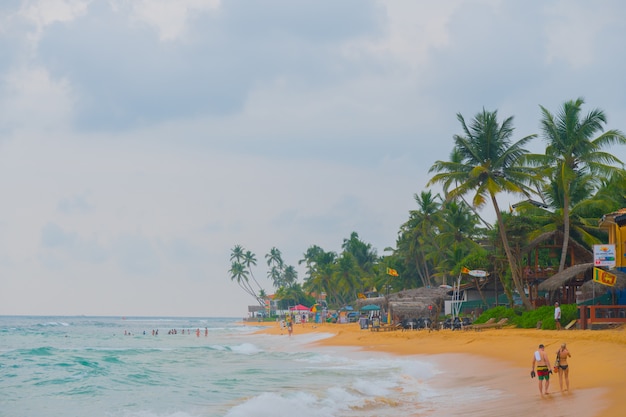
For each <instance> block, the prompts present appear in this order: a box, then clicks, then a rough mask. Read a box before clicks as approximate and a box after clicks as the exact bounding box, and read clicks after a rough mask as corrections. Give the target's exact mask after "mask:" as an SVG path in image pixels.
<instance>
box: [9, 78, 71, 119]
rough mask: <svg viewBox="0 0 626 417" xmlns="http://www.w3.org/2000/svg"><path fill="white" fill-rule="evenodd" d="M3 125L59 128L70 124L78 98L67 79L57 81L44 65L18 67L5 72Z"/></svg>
mask: <svg viewBox="0 0 626 417" xmlns="http://www.w3.org/2000/svg"><path fill="white" fill-rule="evenodd" d="M2 84H4V85H5V86H6V87H5V88H4V94H3V95H2V96H0V126H4V127H5V128H10V129H30V128H31V127H35V128H36V129H38V130H39V129H41V130H44V131H45V130H49V129H52V130H56V129H65V128H69V127H70V123H71V120H72V116H73V109H74V100H73V99H72V93H71V88H70V86H69V85H68V82H67V81H66V80H65V79H60V80H53V79H51V78H50V76H49V74H48V72H47V71H46V70H45V69H44V68H36V67H18V68H13V69H12V70H11V71H10V72H8V73H6V74H4V77H3V78H2Z"/></svg>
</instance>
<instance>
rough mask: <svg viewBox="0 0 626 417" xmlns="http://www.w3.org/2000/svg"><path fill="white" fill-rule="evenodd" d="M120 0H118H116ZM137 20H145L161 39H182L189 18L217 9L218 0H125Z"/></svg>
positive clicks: (185, 33) (219, 2) (184, 35)
mask: <svg viewBox="0 0 626 417" xmlns="http://www.w3.org/2000/svg"><path fill="white" fill-rule="evenodd" d="M118 1H120V0H118ZM126 3H127V4H129V5H130V6H131V8H132V13H133V16H134V18H135V19H136V20H137V21H138V22H146V23H147V24H149V25H150V26H153V27H155V28H156V29H157V31H158V32H159V39H161V40H163V41H174V40H181V39H182V40H184V38H185V37H186V35H187V34H188V33H187V32H188V31H187V28H188V25H189V20H190V19H192V18H195V17H196V16H195V15H196V14H198V13H202V12H207V11H214V10H217V9H219V7H220V4H221V1H220V0H177V1H170V0H139V1H136V0H126Z"/></svg>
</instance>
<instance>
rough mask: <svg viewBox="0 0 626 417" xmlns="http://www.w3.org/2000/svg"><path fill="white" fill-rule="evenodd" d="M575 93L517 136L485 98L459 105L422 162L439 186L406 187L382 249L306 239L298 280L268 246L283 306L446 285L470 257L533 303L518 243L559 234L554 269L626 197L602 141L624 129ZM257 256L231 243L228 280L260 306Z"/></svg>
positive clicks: (619, 140) (598, 235) (353, 238)
mask: <svg viewBox="0 0 626 417" xmlns="http://www.w3.org/2000/svg"><path fill="white" fill-rule="evenodd" d="M583 104H584V100H583V99H582V98H579V99H576V100H572V101H567V102H565V103H564V104H563V106H562V108H561V109H559V110H558V112H557V113H556V114H553V113H551V112H550V111H549V110H548V109H546V108H545V107H543V106H540V111H541V120H540V123H539V125H540V133H541V134H540V135H535V134H530V135H527V136H524V137H521V138H519V139H515V129H514V126H513V117H507V118H504V119H503V120H500V119H499V117H498V113H497V111H487V110H485V109H483V110H482V111H480V112H479V113H477V114H476V115H475V116H474V117H473V119H471V120H470V121H466V119H465V117H464V116H463V115H461V114H458V115H457V119H458V121H459V123H460V133H459V134H456V135H454V136H453V138H452V139H453V146H452V149H451V151H450V156H449V159H448V160H436V161H435V162H434V163H433V165H432V167H431V168H430V172H431V173H432V174H433V176H432V177H431V179H430V181H429V183H428V185H427V186H434V185H439V186H441V192H440V193H437V192H435V191H433V190H432V189H426V190H421V191H419V193H416V194H415V195H414V200H415V208H414V209H412V210H410V211H409V213H408V215H407V220H406V221H405V222H404V223H402V224H401V225H400V226H399V230H398V235H397V236H398V237H397V240H396V242H395V248H385V250H384V253H385V254H384V255H379V254H378V253H377V250H376V249H375V248H373V247H372V245H371V244H369V243H367V242H365V241H363V240H362V239H361V238H360V237H359V235H358V233H357V232H352V233H351V234H350V236H349V237H347V238H345V239H344V240H343V243H342V244H341V246H340V250H339V251H332V250H331V251H328V250H326V249H323V248H321V247H320V246H318V245H311V246H309V247H308V249H307V250H306V251H305V252H304V253H303V255H302V258H301V259H300V260H298V264H299V265H303V266H304V269H305V276H304V277H303V280H302V283H301V284H300V283H299V282H298V277H297V272H296V269H295V267H294V266H288V265H286V264H285V263H284V262H283V260H282V253H281V251H280V250H278V249H277V248H271V249H270V251H269V253H268V254H267V255H265V259H266V263H267V267H268V272H267V275H268V277H269V278H270V280H271V282H272V284H273V286H274V288H275V297H276V298H277V299H280V300H281V303H282V305H283V306H286V305H294V304H297V303H308V304H307V305H311V304H312V303H314V302H315V300H319V299H320V298H325V300H326V302H327V303H328V305H329V307H331V308H340V307H342V306H344V305H346V304H350V303H352V302H353V301H354V300H355V299H357V298H358V297H362V296H363V294H365V293H367V292H369V291H378V292H390V291H393V292H397V291H400V290H403V289H411V288H417V287H432V286H438V285H442V284H448V283H451V282H452V280H453V279H455V277H457V276H459V273H460V271H461V270H462V269H463V268H465V267H467V268H470V269H483V270H486V271H489V273H490V274H491V275H492V276H495V277H496V279H498V280H499V282H500V284H501V288H502V290H503V292H504V293H505V294H506V296H507V298H508V302H509V305H510V307H513V306H514V305H515V302H514V300H515V298H516V297H519V298H520V299H521V302H522V305H523V308H524V310H527V311H530V310H532V304H531V303H530V301H529V300H528V297H527V296H526V293H525V291H524V282H523V278H522V270H523V264H524V262H525V260H524V254H525V253H526V251H525V248H526V247H528V245H529V244H530V243H531V242H532V241H533V240H536V239H537V238H538V237H540V236H542V235H544V234H546V233H557V232H558V233H560V234H561V235H562V236H564V237H563V239H562V241H563V247H562V250H561V254H560V258H559V260H558V268H559V270H563V268H565V266H566V263H567V253H568V250H567V248H568V245H569V244H570V242H576V243H577V244H579V245H581V246H583V247H586V248H589V249H591V248H592V245H593V244H596V243H601V242H606V239H607V236H606V234H605V232H603V231H602V230H600V229H599V228H598V223H599V219H600V218H601V217H602V216H603V215H604V214H606V213H609V212H612V211H615V210H617V209H619V208H622V207H626V178H625V177H626V171H625V170H624V166H623V164H622V162H621V161H620V160H619V159H618V158H617V157H616V156H615V154H614V153H611V152H610V147H611V146H618V145H623V144H626V137H625V136H624V134H623V133H622V132H621V131H619V130H616V129H611V130H605V125H606V115H605V114H604V112H602V111H601V110H599V109H593V110H591V111H590V112H589V113H587V114H586V115H582V106H583ZM536 138H541V139H543V140H544V141H545V143H546V147H545V151H544V153H542V154H536V153H531V152H530V150H529V144H530V143H531V141H532V140H534V139H536ZM511 195H517V196H518V198H519V200H520V204H516V208H515V209H513V208H512V207H502V206H501V205H502V203H501V198H502V197H503V196H511ZM486 204H489V205H490V206H491V207H492V209H493V210H494V212H495V215H496V222H495V224H489V223H488V222H486V221H485V220H484V219H483V218H482V217H481V216H480V214H479V211H480V209H482V208H484V206H485V205H486ZM255 266H256V256H255V255H254V254H252V253H251V252H249V251H247V250H245V249H243V247H242V246H241V245H235V246H234V248H233V249H232V253H231V269H230V270H229V274H230V277H231V280H233V281H234V282H237V284H238V285H239V286H240V287H241V288H242V289H243V290H244V291H246V293H248V294H250V295H251V296H252V297H254V298H255V299H256V300H257V301H258V302H259V304H261V305H265V299H266V297H267V296H266V293H265V290H264V289H263V288H261V287H260V285H259V284H258V282H257V280H256V279H255V277H254V275H253V273H252V268H253V267H255ZM555 266H556V265H555ZM390 270H391V271H395V272H397V274H389V271H390ZM395 275H397V276H395ZM529 322H530V321H529ZM535 323H536V320H535ZM546 323H548V324H547V325H549V320H548V321H547V322H546Z"/></svg>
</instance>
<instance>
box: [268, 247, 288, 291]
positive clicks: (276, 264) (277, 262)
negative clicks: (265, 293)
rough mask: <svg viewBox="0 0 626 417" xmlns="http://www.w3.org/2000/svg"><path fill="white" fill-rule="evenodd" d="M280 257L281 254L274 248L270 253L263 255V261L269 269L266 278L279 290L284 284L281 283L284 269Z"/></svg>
mask: <svg viewBox="0 0 626 417" xmlns="http://www.w3.org/2000/svg"><path fill="white" fill-rule="evenodd" d="M282 256H283V255H282V253H281V252H280V250H279V249H278V248H276V247H273V248H272V249H270V253H268V254H266V255H265V259H266V260H267V266H269V267H270V270H269V271H268V273H267V276H268V277H269V278H271V279H272V282H273V284H274V288H280V287H282V286H283V285H284V283H283V282H282V279H283V267H284V262H283V258H282Z"/></svg>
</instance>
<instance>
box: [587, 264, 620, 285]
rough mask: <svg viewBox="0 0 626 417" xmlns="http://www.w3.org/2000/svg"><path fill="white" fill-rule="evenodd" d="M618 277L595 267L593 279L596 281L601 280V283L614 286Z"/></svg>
mask: <svg viewBox="0 0 626 417" xmlns="http://www.w3.org/2000/svg"><path fill="white" fill-rule="evenodd" d="M616 279H617V276H616V275H614V274H611V273H610V272H606V271H605V270H603V269H600V268H593V280H594V281H595V282H599V283H600V284H604V285H608V286H609V287H612V286H613V285H615V280H616Z"/></svg>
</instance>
